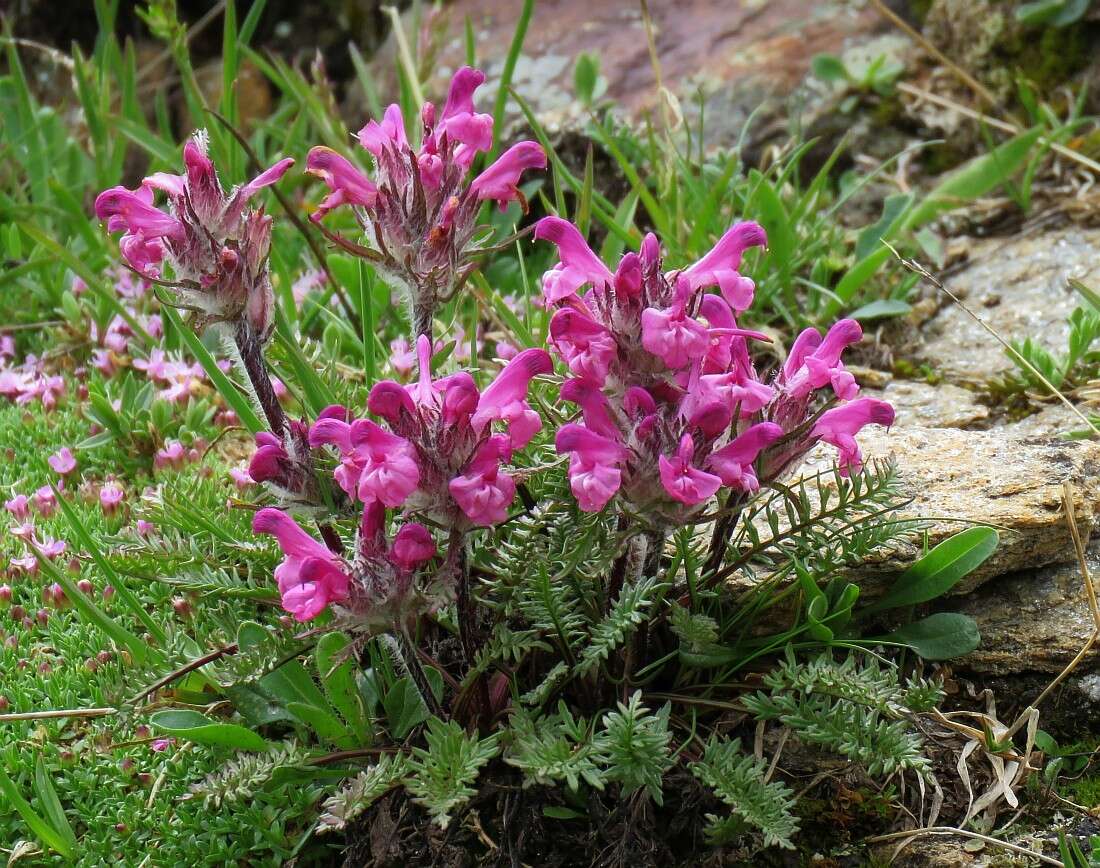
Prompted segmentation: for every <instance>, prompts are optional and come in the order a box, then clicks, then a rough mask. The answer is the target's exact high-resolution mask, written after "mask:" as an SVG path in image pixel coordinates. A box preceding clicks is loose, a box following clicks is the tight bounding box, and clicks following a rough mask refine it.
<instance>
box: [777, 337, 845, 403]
mask: <svg viewBox="0 0 1100 868" xmlns="http://www.w3.org/2000/svg"><path fill="white" fill-rule="evenodd" d="M862 338H863V329H862V328H861V327H860V324H859V323H858V322H856V321H855V320H854V319H842V320H840V321H838V322H836V323H834V324H833V327H832V328H831V329H829V333H828V334H827V335H825V338H824V340H822V338H821V336H820V335H819V334H818V332H817V330H816V329H806V330H805V331H804V332H802V334H800V335H799V336H798V339H797V340H796V341H795V343H794V346H792V347H791V354H790V356H789V357H788V359H787V362H786V363H785V364H784V366H783V376H782V378H781V382H782V383H783V386H784V388H785V389H786V391H787V392H788V393H790V394H791V395H792V396H793V397H795V398H800V397H804V396H805V395H808V394H809V393H810V392H812V391H813V390H814V389H820V388H822V387H823V386H828V385H832V387H833V391H834V392H835V393H836V396H837V397H838V398H840V399H842V400H845V401H850V400H851V399H852V398H854V397H855V396H856V395H857V394H858V393H859V387H858V386H857V385H856V382H855V378H854V377H852V375H851V374H850V373H848V371H846V370H844V365H843V364H842V363H841V361H840V356H841V354H842V353H843V352H844V350H845V349H846V348H847V347H849V346H851V345H852V344H856V343H859V341H860V340H862Z"/></svg>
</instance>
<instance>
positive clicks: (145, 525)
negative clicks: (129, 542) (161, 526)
mask: <svg viewBox="0 0 1100 868" xmlns="http://www.w3.org/2000/svg"><path fill="white" fill-rule="evenodd" d="M135 527H136V530H137V533H138V536H150V535H151V534H153V532H154V531H156V529H157V526H156V525H155V524H153V523H152V522H151V521H146V520H145V519H143V518H139V519H138V520H137V524H136V526H135Z"/></svg>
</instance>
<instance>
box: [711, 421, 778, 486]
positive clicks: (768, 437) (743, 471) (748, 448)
mask: <svg viewBox="0 0 1100 868" xmlns="http://www.w3.org/2000/svg"><path fill="white" fill-rule="evenodd" d="M782 436H783V429H782V428H781V427H780V426H779V425H776V424H775V423H774V422H761V423H760V424H759V425H753V426H752V427H751V428H749V429H748V430H747V431H745V432H744V433H742V434H740V435H739V436H737V437H736V438H734V439H733V440H731V441H730V442H729V443H727V444H726V445H725V446H723V447H722V448H721V449H719V450H717V451H715V452H712V453H711V455H710V459H709V461H708V462H707V463H708V466H709V467H710V468H711V469H712V470H714V472H715V473H717V474H718V476H719V478H720V479H721V480H722V484H723V485H726V486H728V487H730V488H736V489H738V490H740V491H746V492H753V491H758V490H759V489H760V481H759V480H758V479H757V478H756V471H755V470H753V466H752V465H753V462H754V461H756V457H757V456H758V455H759V454H760V453H761V452H762V451H763V450H765V449H767V448H768V447H769V446H771V445H772V444H773V443H774V442H775V441H776V440H778V439H779V438H780V437H782Z"/></svg>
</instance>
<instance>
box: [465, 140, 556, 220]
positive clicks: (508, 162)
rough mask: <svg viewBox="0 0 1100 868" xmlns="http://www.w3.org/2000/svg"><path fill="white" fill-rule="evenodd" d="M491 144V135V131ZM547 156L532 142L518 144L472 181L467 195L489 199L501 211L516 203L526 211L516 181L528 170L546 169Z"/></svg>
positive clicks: (524, 202)
mask: <svg viewBox="0 0 1100 868" xmlns="http://www.w3.org/2000/svg"><path fill="white" fill-rule="evenodd" d="M490 142H492V132H491V131H490ZM545 168H546V154H545V152H544V151H543V150H542V148H541V147H540V146H539V145H538V144H536V143H535V142H518V143H517V144H514V145H512V147H510V148H509V149H508V150H507V151H505V152H504V153H503V154H501V155H500V157H498V158H497V160H496V162H494V163H493V164H492V165H491V166H489V167H488V168H487V169H486V170H485V171H484V172H482V173H481V174H480V175H478V176H477V178H475V179H474V182H473V183H472V184H470V192H471V193H473V194H474V195H475V196H476V197H477V198H478V199H492V200H494V201H495V202H496V203H497V204H498V205H499V206H500V208H501V210H504V208H505V207H506V206H507V205H508V203H509V202H513V201H516V200H519V201H520V202H521V203H522V204H523V205H524V210H525V211H526V210H527V208H526V204H527V203H526V201H524V199H523V194H522V193H521V192H520V191H519V178H520V175H522V174H523V173H524V172H525V171H526V170H527V169H545Z"/></svg>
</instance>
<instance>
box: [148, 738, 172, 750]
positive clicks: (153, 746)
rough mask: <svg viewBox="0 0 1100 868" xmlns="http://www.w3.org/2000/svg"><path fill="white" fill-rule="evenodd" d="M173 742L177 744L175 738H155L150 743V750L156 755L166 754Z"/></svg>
mask: <svg viewBox="0 0 1100 868" xmlns="http://www.w3.org/2000/svg"><path fill="white" fill-rule="evenodd" d="M173 742H175V739H174V738H154V739H153V740H152V742H150V743H149V750H151V751H154V752H156V753H164V751H166V750H168V748H170V747H171V746H172V744H173Z"/></svg>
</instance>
